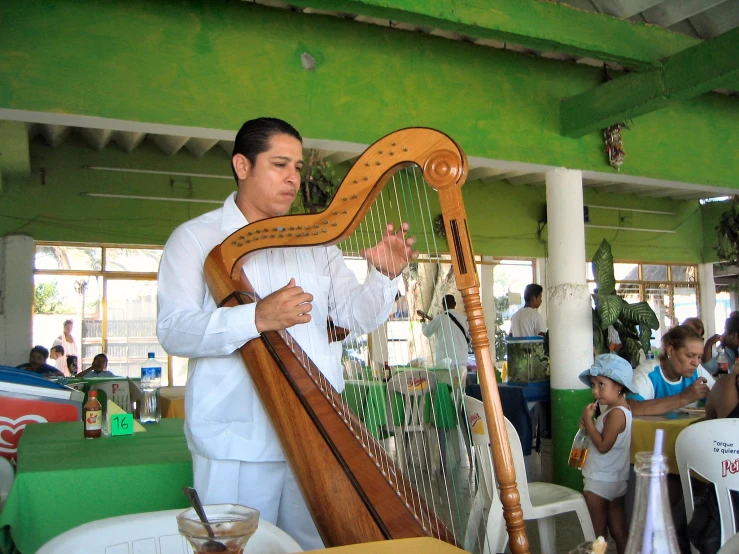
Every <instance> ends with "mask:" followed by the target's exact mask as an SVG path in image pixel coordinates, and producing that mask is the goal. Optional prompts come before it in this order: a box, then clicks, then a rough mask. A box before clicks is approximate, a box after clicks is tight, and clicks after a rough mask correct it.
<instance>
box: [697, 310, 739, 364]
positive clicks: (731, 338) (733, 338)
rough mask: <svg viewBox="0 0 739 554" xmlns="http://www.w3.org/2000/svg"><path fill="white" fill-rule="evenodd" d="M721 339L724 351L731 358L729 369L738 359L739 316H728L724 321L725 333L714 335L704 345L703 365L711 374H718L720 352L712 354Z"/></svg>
mask: <svg viewBox="0 0 739 554" xmlns="http://www.w3.org/2000/svg"><path fill="white" fill-rule="evenodd" d="M719 341H721V345H722V346H723V347H724V353H725V354H726V357H727V358H728V359H729V371H731V370H732V368H733V367H734V363H735V362H736V359H737V349H739V317H737V316H731V317H729V318H727V320H726V322H725V323H724V334H723V335H714V336H712V337H711V338H709V339H708V340H707V341H706V344H705V346H704V347H703V363H702V365H703V367H704V368H705V370H706V371H708V373H710V374H711V375H716V372H717V371H718V367H717V365H716V362H717V360H718V354H716V355H715V356H713V357H712V356H711V354H712V349H713V346H714V345H715V344H716V343H717V342H719Z"/></svg>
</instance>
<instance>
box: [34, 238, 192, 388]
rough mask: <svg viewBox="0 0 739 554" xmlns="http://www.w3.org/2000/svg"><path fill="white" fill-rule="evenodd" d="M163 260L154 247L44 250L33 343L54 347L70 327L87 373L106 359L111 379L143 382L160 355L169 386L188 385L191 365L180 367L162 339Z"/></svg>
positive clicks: (38, 260) (39, 251)
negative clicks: (145, 365) (99, 357)
mask: <svg viewBox="0 0 739 554" xmlns="http://www.w3.org/2000/svg"><path fill="white" fill-rule="evenodd" d="M161 256H162V249H161V248H154V247H124V246H118V245H116V246H105V245H77V244H74V245H71V244H56V243H37V245H36V255H35V260H34V264H35V266H34V316H33V343H34V344H41V345H44V346H47V347H50V346H51V344H52V342H53V341H54V339H55V338H56V337H58V336H59V335H60V334H61V332H62V329H63V324H64V321H65V320H68V319H71V320H73V321H74V326H73V329H72V335H73V336H74V338H75V343H76V344H77V350H78V357H79V358H80V359H79V360H78V368H79V369H80V370H81V369H85V368H87V367H89V366H90V365H91V364H92V359H93V358H94V357H95V355H96V354H99V353H100V352H104V353H106V354H107V355H108V369H109V370H110V371H112V372H113V373H115V374H116V375H122V376H130V377H137V376H138V375H139V371H140V369H139V368H140V364H141V362H143V361H144V360H145V359H146V357H147V353H148V352H155V354H156V357H157V359H159V360H160V361H161V362H163V363H164V365H165V366H166V367H167V370H168V371H167V372H166V373H165V375H163V376H162V379H163V382H164V383H163V384H170V383H173V384H184V382H185V379H186V371H187V368H186V364H182V363H181V362H180V363H174V364H173V363H172V362H173V360H172V358H170V357H168V356H167V353H166V352H165V351H164V349H163V348H162V347H161V345H160V344H159V342H158V341H157V338H156V317H157V296H156V295H157V291H156V278H157V275H156V272H157V270H158V268H159V260H160V259H161ZM175 361H176V360H175ZM175 368H176V371H174V372H173V369H175Z"/></svg>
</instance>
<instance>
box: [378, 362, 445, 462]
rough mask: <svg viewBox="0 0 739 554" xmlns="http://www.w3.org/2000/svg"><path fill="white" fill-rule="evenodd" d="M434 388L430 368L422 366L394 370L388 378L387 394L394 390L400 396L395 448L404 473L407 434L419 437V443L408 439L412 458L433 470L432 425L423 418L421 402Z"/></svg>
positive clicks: (433, 379)
mask: <svg viewBox="0 0 739 554" xmlns="http://www.w3.org/2000/svg"><path fill="white" fill-rule="evenodd" d="M434 390H436V378H435V377H434V375H433V374H432V373H430V372H426V371H423V370H416V369H414V370H411V371H403V372H401V373H397V374H396V375H394V376H393V378H392V379H390V381H389V382H388V394H389V396H390V398H391V399H394V395H393V393H395V392H397V393H400V395H401V396H402V398H403V413H404V420H403V421H402V422H401V425H400V426H398V425H395V426H394V427H395V449H396V451H397V455H398V460H397V461H398V465H399V466H400V469H401V471H402V472H403V473H404V474H407V469H408V467H407V466H408V460H407V452H406V439H407V438H409V437H408V434H415V435H416V439H420V442H421V446H420V447H418V446H416V447H415V448H414V444H416V445H417V444H418V440H416V441H415V443H414V441H413V440H412V439H410V442H409V447H410V453H411V459H415V460H417V461H419V462H422V465H421V469H425V470H429V472H434V471H436V462H435V459H436V457H435V456H434V455H433V452H432V451H431V450H432V445H435V444H436V441H434V440H433V434H434V433H433V428H432V426H431V425H429V424H427V423H425V422H424V419H423V406H424V403H425V400H426V395H427V394H429V393H433V391H434Z"/></svg>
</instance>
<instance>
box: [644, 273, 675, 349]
mask: <svg viewBox="0 0 739 554" xmlns="http://www.w3.org/2000/svg"><path fill="white" fill-rule="evenodd" d="M645 296H646V301H647V303H648V304H649V305H650V306H651V307H652V309H653V310H654V313H655V314H657V320H658V321H659V329H657V330H656V331H654V332H653V333H652V346H653V347H659V346H660V345H661V342H662V335H664V334H665V333H666V332H667V331H669V330H670V328H671V327H672V325H673V323H672V306H670V295H669V289H668V287H667V285H666V284H661V285H654V284H650V285H646V287H645Z"/></svg>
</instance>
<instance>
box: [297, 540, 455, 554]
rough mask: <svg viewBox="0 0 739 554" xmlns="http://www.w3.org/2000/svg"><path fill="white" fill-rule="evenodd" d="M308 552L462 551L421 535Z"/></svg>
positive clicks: (427, 553) (415, 553)
mask: <svg viewBox="0 0 739 554" xmlns="http://www.w3.org/2000/svg"><path fill="white" fill-rule="evenodd" d="M310 552H330V553H331V554H365V553H366V554H374V553H375V552H381V553H382V554H455V553H460V552H464V550H461V549H459V548H457V547H455V546H452V545H451V544H448V543H445V542H444V541H440V540H438V539H432V538H429V537H422V538H418V539H398V540H394V541H379V542H366V543H363V544H352V545H349V546H337V547H335V548H326V549H324V550H311V551H310Z"/></svg>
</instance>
